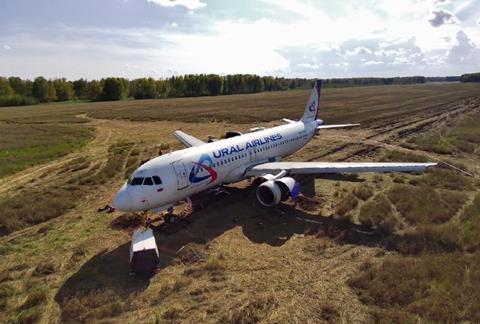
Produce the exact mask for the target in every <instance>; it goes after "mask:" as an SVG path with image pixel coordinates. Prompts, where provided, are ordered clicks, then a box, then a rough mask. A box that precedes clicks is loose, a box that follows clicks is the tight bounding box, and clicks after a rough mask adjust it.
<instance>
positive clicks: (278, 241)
mask: <svg viewBox="0 0 480 324" xmlns="http://www.w3.org/2000/svg"><path fill="white" fill-rule="evenodd" d="M228 191H229V192H230V195H229V196H227V197H224V198H221V199H214V200H213V201H210V202H209V203H208V204H207V206H206V207H204V208H202V209H200V210H197V211H195V212H194V213H192V214H191V215H188V216H186V217H184V218H183V219H181V220H180V221H179V222H178V224H176V225H173V226H170V225H169V226H167V227H164V226H160V227H158V228H157V229H156V230H155V231H154V233H155V238H156V242H157V246H158V249H159V252H160V265H159V269H163V268H166V267H168V266H170V265H171V264H172V263H174V262H180V261H179V259H178V256H177V251H179V249H180V248H182V247H183V246H185V245H186V244H189V243H196V244H200V245H205V244H207V243H208V242H210V241H212V240H214V239H216V238H218V237H220V236H221V235H222V234H223V233H225V232H227V231H229V230H231V229H233V228H235V227H241V229H242V232H243V234H244V235H245V237H246V238H248V239H249V240H250V241H251V242H253V243H257V244H268V245H270V246H281V245H283V244H285V243H286V242H287V241H288V240H289V239H290V238H291V237H292V236H293V235H295V234H303V235H314V236H318V237H328V238H330V239H332V240H334V241H336V242H337V243H339V244H356V245H364V246H380V247H384V248H385V249H392V248H393V249H395V246H396V245H397V244H395V242H397V243H398V242H400V243H401V238H400V237H397V236H396V235H393V234H386V233H381V232H372V231H367V230H366V229H365V228H363V227H362V226H359V225H356V224H353V223H351V222H349V221H345V220H338V219H336V218H335V217H333V216H331V217H324V216H316V215H311V214H309V213H306V212H304V211H302V210H300V209H298V208H295V207H293V206H291V205H289V204H280V205H279V206H277V207H275V208H271V209H269V208H262V207H260V206H259V205H258V203H257V202H256V199H255V196H254V194H253V192H252V190H251V189H250V188H245V189H238V188H228ZM125 215H126V214H125ZM125 215H122V216H120V217H123V216H125ZM112 223H118V221H117V220H114V222H112ZM392 242H393V243H392ZM148 285H149V278H139V277H137V276H130V275H129V243H125V244H123V245H121V246H119V247H118V248H116V249H114V250H113V251H109V252H101V253H99V254H97V255H96V256H94V257H93V258H92V259H90V260H89V261H87V262H86V263H85V264H84V265H83V266H82V267H81V268H80V270H79V271H78V272H77V273H75V274H74V275H73V276H72V277H70V278H69V279H68V280H67V281H66V282H65V283H64V285H63V286H62V287H61V288H60V290H59V291H58V293H57V295H56V296H55V300H56V301H57V303H58V304H59V305H60V308H61V310H62V319H64V320H68V319H69V316H70V314H71V310H69V305H70V304H71V302H69V301H71V300H72V299H77V300H78V301H79V302H80V303H81V302H82V301H84V300H86V299H88V298H90V297H91V296H94V295H95V294H96V293H98V292H102V291H103V292H105V291H108V292H109V293H111V294H112V295H115V296H118V297H120V298H121V299H122V300H123V301H125V300H127V299H128V298H129V297H130V296H134V295H135V294H136V293H138V292H141V291H143V290H144V289H146V288H147V287H148Z"/></svg>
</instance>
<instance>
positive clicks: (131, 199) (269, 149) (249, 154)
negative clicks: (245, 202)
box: [114, 120, 318, 211]
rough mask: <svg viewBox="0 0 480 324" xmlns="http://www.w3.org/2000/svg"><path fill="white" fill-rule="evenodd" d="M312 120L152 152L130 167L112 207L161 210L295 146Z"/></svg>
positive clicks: (310, 131) (307, 135)
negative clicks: (150, 156) (130, 172)
mask: <svg viewBox="0 0 480 324" xmlns="http://www.w3.org/2000/svg"><path fill="white" fill-rule="evenodd" d="M317 125H318V122H317V121H316V120H312V121H310V122H303V121H299V122H295V123H290V124H286V125H281V126H277V127H273V128H269V129H265V130H262V131H257V132H253V133H247V134H244V135H241V136H236V137H232V138H229V139H223V140H219V141H216V142H212V143H205V144H203V145H200V146H195V147H190V148H186V149H183V150H179V151H175V152H172V153H169V154H165V155H162V156H159V157H156V158H154V159H152V160H150V161H148V162H146V163H145V164H143V165H142V166H140V167H139V168H138V169H137V170H135V171H134V172H133V175H132V177H131V178H130V180H129V181H128V182H126V183H125V184H124V185H123V186H122V188H121V189H120V190H119V191H118V192H117V194H116V196H115V198H114V206H115V207H116V208H117V209H119V210H121V211H142V210H148V209H157V208H158V209H161V208H166V207H169V206H172V205H173V204H174V203H175V202H177V201H180V200H183V199H186V198H187V197H189V196H191V195H193V194H196V193H198V192H201V191H203V190H206V189H209V188H212V187H216V186H219V185H221V184H225V183H232V182H237V181H240V180H242V179H244V178H245V177H246V176H245V172H246V170H248V168H249V167H251V166H254V165H257V164H260V163H264V162H269V161H270V162H271V161H278V160H279V159H280V158H281V157H284V156H287V155H290V154H292V153H294V152H295V151H297V150H299V149H300V148H301V147H303V146H304V145H305V144H306V143H308V141H310V139H311V138H312V137H313V135H314V134H315V131H316V127H317ZM153 177H156V178H153ZM145 178H152V179H153V180H147V179H145ZM158 179H160V180H161V183H160V181H158ZM154 180H155V181H154Z"/></svg>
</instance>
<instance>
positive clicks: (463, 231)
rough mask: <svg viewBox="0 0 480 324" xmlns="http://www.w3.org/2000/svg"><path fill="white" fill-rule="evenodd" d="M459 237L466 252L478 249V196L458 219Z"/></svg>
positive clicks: (479, 197)
mask: <svg viewBox="0 0 480 324" xmlns="http://www.w3.org/2000/svg"><path fill="white" fill-rule="evenodd" d="M458 226H459V228H460V236H461V240H462V244H463V245H464V247H465V248H466V249H467V250H468V251H474V250H478V249H479V248H480V241H479V238H480V194H477V195H476V197H475V199H474V200H473V202H472V204H470V205H469V206H467V207H466V208H465V210H464V211H463V213H462V215H461V217H460V223H459V225H458Z"/></svg>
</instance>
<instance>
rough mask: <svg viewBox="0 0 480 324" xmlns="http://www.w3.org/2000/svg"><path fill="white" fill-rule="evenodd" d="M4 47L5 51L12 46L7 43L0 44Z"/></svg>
mask: <svg viewBox="0 0 480 324" xmlns="http://www.w3.org/2000/svg"><path fill="white" fill-rule="evenodd" d="M2 47H3V48H4V49H6V50H7V51H9V50H11V49H12V48H11V47H10V45H7V44H3V46H2Z"/></svg>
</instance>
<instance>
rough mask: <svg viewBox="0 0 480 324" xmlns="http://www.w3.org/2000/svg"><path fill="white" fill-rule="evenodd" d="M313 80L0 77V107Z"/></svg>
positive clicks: (224, 91)
mask: <svg viewBox="0 0 480 324" xmlns="http://www.w3.org/2000/svg"><path fill="white" fill-rule="evenodd" d="M313 82H314V80H313V79H305V78H283V77H271V76H258V75H254V74H233V75H225V76H220V75H217V74H187V75H180V76H172V77H170V78H163V79H153V78H140V79H135V80H128V79H125V78H104V79H101V80H85V79H79V80H75V81H69V80H66V79H65V78H57V79H50V80H47V79H46V78H44V77H42V76H40V77H37V78H35V79H34V80H33V81H32V80H28V79H27V80H24V79H21V78H19V77H8V78H6V77H0V106H21V105H32V104H37V103H48V102H55V101H68V100H84V101H102V100H108V101H110V100H124V99H127V98H134V99H154V98H177V97H196V96H218V95H228V94H240V93H257V92H263V91H280V90H288V89H308V88H311V87H312V85H313ZM424 82H425V77H422V76H413V77H396V78H342V79H326V80H324V86H325V87H350V86H366V85H389V84H408V83H424Z"/></svg>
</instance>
